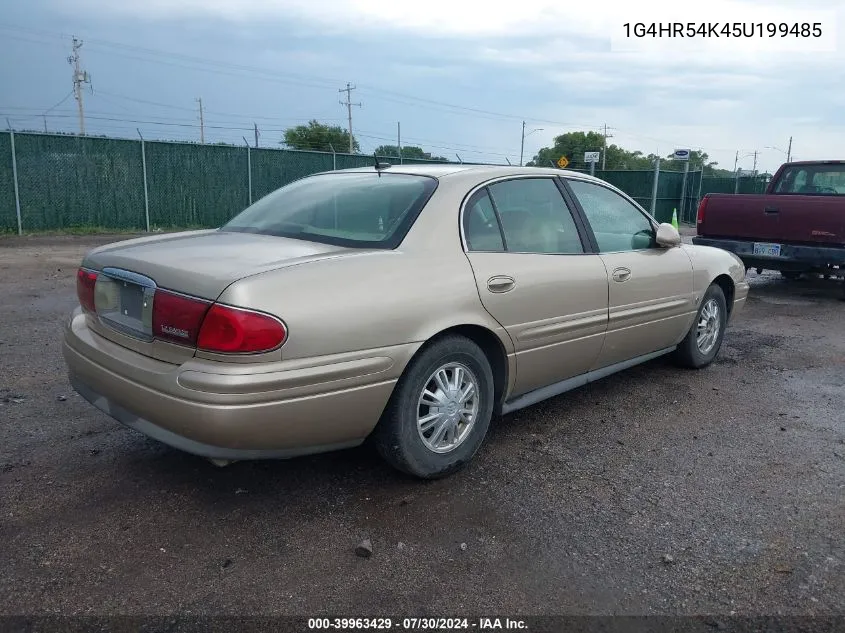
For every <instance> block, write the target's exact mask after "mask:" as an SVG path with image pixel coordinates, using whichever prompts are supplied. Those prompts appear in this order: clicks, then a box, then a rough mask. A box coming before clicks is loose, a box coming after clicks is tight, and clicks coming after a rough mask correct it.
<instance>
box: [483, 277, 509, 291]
mask: <svg viewBox="0 0 845 633" xmlns="http://www.w3.org/2000/svg"><path fill="white" fill-rule="evenodd" d="M515 285H516V281H514V279H513V277H508V276H507V275H497V276H496V277H490V279H488V280H487V290H489V291H490V292H507V291H508V290H512V289H513V287H514V286H515Z"/></svg>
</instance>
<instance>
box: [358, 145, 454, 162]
mask: <svg viewBox="0 0 845 633" xmlns="http://www.w3.org/2000/svg"><path fill="white" fill-rule="evenodd" d="M375 152H376V155H377V156H385V157H396V158H399V147H398V146H397V145H379V146H378V147H376V149H375ZM402 158H418V159H427V160H448V159H447V158H444V157H443V156H432V155H431V153H430V152H426V151H425V150H424V149H423V148H422V147H416V146H414V145H403V146H402Z"/></svg>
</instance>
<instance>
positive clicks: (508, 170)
mask: <svg viewBox="0 0 845 633" xmlns="http://www.w3.org/2000/svg"><path fill="white" fill-rule="evenodd" d="M381 164H382V165H384V164H385V163H381ZM374 171H375V166H373V167H355V168H352V169H339V170H337V171H336V172H323V173H373V172H374ZM381 171H382V173H383V174H386V173H391V174H408V175H416V176H428V177H430V178H437V179H448V178H449V177H450V176H457V175H461V176H472V177H477V178H478V179H479V180H488V179H492V178H499V177H502V176H530V175H535V176H574V177H577V178H582V179H584V180H596V181H599V179H598V178H595V177H593V176H590V175H588V174H584V173H581V172H577V171H571V170H567V169H557V168H552V167H517V166H513V165H467V164H454V163H452V164H449V163H447V164H443V163H435V164H431V165H419V164H415V165H393V164H391V165H389V166H388V167H385V168H384V169H382V170H381Z"/></svg>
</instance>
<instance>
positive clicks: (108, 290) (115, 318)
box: [95, 275, 152, 338]
mask: <svg viewBox="0 0 845 633" xmlns="http://www.w3.org/2000/svg"><path fill="white" fill-rule="evenodd" d="M95 296H96V299H95V302H96V306H97V314H98V316H99V317H100V318H101V319H102V320H104V321H106V322H108V324H109V325H111V326H112V327H114V328H116V329H118V330H121V331H123V332H125V333H126V334H130V335H132V336H137V337H140V338H149V336H150V335H151V333H152V296H151V294H150V291H149V289H147V288H144V287H143V286H140V285H138V284H134V283H132V282H128V281H124V280H122V279H114V278H110V277H108V276H106V275H100V276H99V277H98V279H97V285H96V290H95Z"/></svg>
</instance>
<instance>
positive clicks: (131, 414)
mask: <svg viewBox="0 0 845 633" xmlns="http://www.w3.org/2000/svg"><path fill="white" fill-rule="evenodd" d="M411 347H412V346H400V347H394V348H387V349H386V350H370V351H369V352H368V354H369V355H358V357H357V358H349V356H350V355H344V356H343V357H326V358H323V359H298V360H289V361H281V362H272V363H266V362H265V363H220V362H214V361H203V360H201V359H192V360H191V361H188V362H186V363H183V364H181V365H176V364H171V363H164V362H161V361H157V360H154V359H151V358H148V357H146V356H143V355H141V354H138V353H137V352H134V351H132V350H129V349H126V348H124V347H121V346H119V345H117V344H115V343H112V342H111V341H108V340H106V339H104V338H102V337H101V336H99V335H97V334H96V333H94V332H92V331H91V330H90V329H89V328H88V327H87V325H86V319H85V316H84V315H83V314H81V313H80V311H78V310H77V312H75V313H74V315H73V316H72V318H71V320H70V321H69V322H68V324H67V327H66V329H65V340H64V345H63V353H64V357H65V361H66V363H67V366H68V372H69V377H70V382H71V384H72V385H73V387H74V389H76V391H77V392H78V393H79V394H80V395H81V396H82V397H83V398H85V399H86V400H88V401H89V402H91V403H92V404H93V405H94V406H95V407H97V408H98V409H100V410H101V411H103V412H105V413H107V414H108V415H110V416H111V417H113V418H114V419H116V420H118V421H119V422H122V423H123V424H125V425H127V426H129V427H131V428H133V429H135V430H137V431H140V432H141V433H144V434H145V435H148V436H149V437H151V438H153V439H156V440H158V441H160V442H163V443H165V444H168V445H170V446H172V447H174V448H176V449H179V450H183V451H186V452H189V453H193V454H195V455H201V456H203V457H209V458H212V459H226V460H240V459H263V458H285V457H293V456H296V455H303V454H308V453H317V452H324V451H329V450H335V449H340V448H346V447H350V446H355V445H357V444H360V443H361V442H363V441H364V439H365V438H366V437H367V435H369V434H370V432H371V431H372V430H373V428H374V427H375V424H376V423H377V422H378V419H379V417H380V416H381V413H382V411H383V410H384V407H385V405H386V404H387V401H388V399H389V398H390V394H391V393H392V391H393V387H394V385H395V383H396V380H397V379H398V374H399V373H400V372H401V367H403V366H404V362H403V361H404V359H405V358H406V357H407V358H410V355H411V354H412V353H413V351H412V349H410V348H411Z"/></svg>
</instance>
